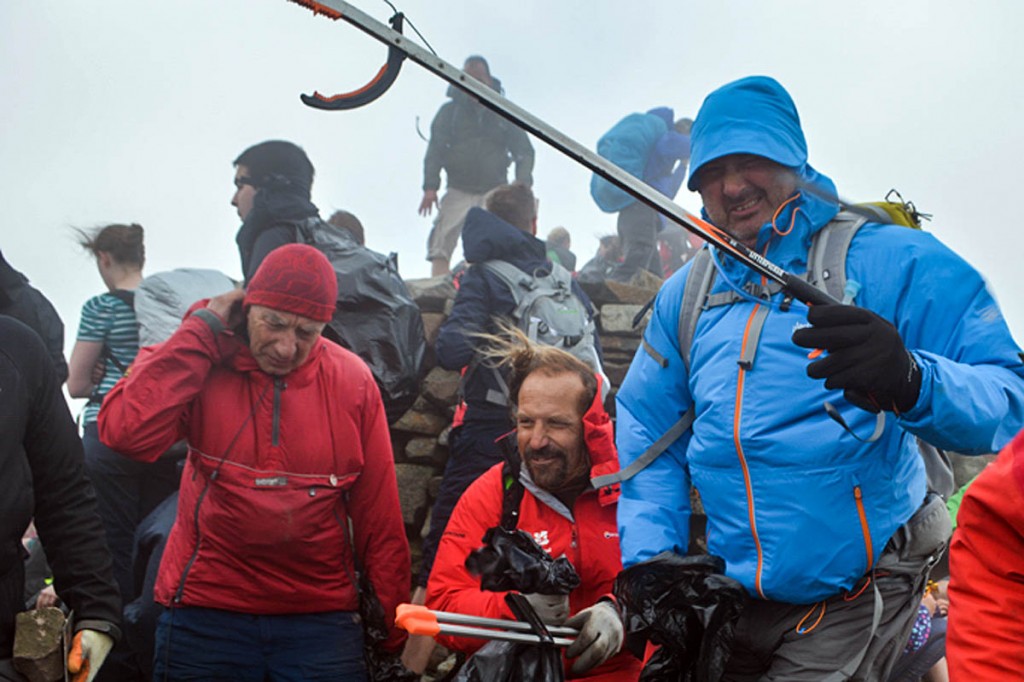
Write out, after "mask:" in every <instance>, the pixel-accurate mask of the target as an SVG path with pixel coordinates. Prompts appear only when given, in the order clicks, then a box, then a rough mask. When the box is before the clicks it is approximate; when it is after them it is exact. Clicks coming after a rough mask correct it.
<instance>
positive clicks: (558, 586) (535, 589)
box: [466, 526, 580, 594]
mask: <svg viewBox="0 0 1024 682" xmlns="http://www.w3.org/2000/svg"><path fill="white" fill-rule="evenodd" d="M483 541H484V546H483V547H481V548H480V549H475V550H473V551H472V552H471V553H470V555H469V556H468V557H466V568H467V569H468V570H469V572H470V573H472V574H473V575H478V576H480V589H483V590H487V591H489V592H508V591H509V590H515V591H517V592H522V593H524V594H527V593H537V594H569V593H570V592H572V591H573V590H574V589H576V588H577V587H578V586H579V584H580V577H579V575H578V574H577V573H576V569H575V568H573V565H572V564H571V563H569V560H568V559H566V558H565V557H560V558H558V559H553V558H552V557H551V555H550V554H548V553H547V552H545V551H544V549H543V548H542V547H541V546H540V545H538V544H537V543H536V542H535V541H534V539H533V538H532V537H530V535H529V534H527V533H525V532H523V531H521V530H506V529H504V528H502V527H500V526H496V527H494V528H490V529H488V531H487V532H486V533H485V534H484V538H483Z"/></svg>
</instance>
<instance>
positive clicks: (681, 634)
mask: <svg viewBox="0 0 1024 682" xmlns="http://www.w3.org/2000/svg"><path fill="white" fill-rule="evenodd" d="M724 572H725V562H724V561H723V560H722V559H721V558H720V557H717V556H709V555H698V556H687V557H682V556H679V555H677V554H672V553H671V552H663V553H661V554H659V555H658V556H656V557H654V558H653V559H649V560H648V561H645V562H643V563H640V564H636V565H635V566H631V567H629V568H627V569H626V570H624V571H622V573H620V574H619V576H618V577H617V578H616V579H615V587H614V589H613V591H614V593H615V597H616V599H618V600H619V604H620V605H621V606H622V607H623V608H624V609H625V612H626V641H627V643H628V644H629V646H630V648H631V649H633V650H634V652H635V651H636V650H637V649H638V648H640V649H641V651H642V646H643V642H644V641H650V642H651V643H652V644H658V645H661V648H660V649H659V650H658V652H657V653H655V654H654V656H653V657H652V658H651V660H650V661H648V663H647V665H645V666H644V669H643V672H642V673H641V675H640V680H641V682H719V680H721V679H722V674H723V673H724V671H725V664H726V661H728V659H729V652H730V649H731V647H732V639H733V635H734V633H735V630H736V621H737V620H738V619H739V616H740V614H741V613H742V612H743V607H744V606H745V605H746V603H747V599H748V597H747V591H746V589H744V587H743V586H742V585H741V584H740V583H739V582H737V581H736V580H733V579H732V578H729V577H727V576H725V575H724Z"/></svg>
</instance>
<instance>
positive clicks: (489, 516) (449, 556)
mask: <svg viewBox="0 0 1024 682" xmlns="http://www.w3.org/2000/svg"><path fill="white" fill-rule="evenodd" d="M501 499H502V485H501V465H500V464H498V465H495V466H494V467H492V468H491V469H489V470H488V471H487V472H486V473H484V475H483V476H481V477H480V478H478V479H477V480H476V481H474V482H473V484H472V485H471V486H469V488H467V489H466V492H465V493H463V495H462V497H461V498H460V499H459V502H458V504H457V505H456V506H455V510H454V511H453V512H452V515H451V518H450V519H449V520H448V525H447V526H446V527H445V530H444V534H443V535H442V536H441V542H440V544H439V545H438V547H437V556H436V558H435V559H434V567H433V570H431V572H430V579H429V580H428V581H427V608H430V609H434V610H436V611H451V612H454V613H462V614H467V615H471V616H483V617H485V618H507V619H509V620H513V616H512V612H511V611H510V610H509V608H508V606H507V605H506V604H505V593H504V592H485V591H483V590H481V589H480V579H479V578H476V577H474V576H472V575H470V573H469V571H467V570H466V557H467V556H469V553H470V552H472V551H473V550H474V549H477V548H478V547H481V546H482V545H483V536H484V533H485V532H487V530H488V529H489V528H493V527H494V526H497V525H498V523H499V522H500V521H501ZM436 639H437V641H438V642H439V643H440V644H442V645H444V646H446V647H448V648H449V649H454V650H456V651H463V652H466V653H472V652H474V651H476V650H477V649H479V648H480V647H481V646H483V645H484V644H485V643H486V642H485V640H482V639H470V638H468V637H446V636H444V635H439V636H438V637H437V638H436Z"/></svg>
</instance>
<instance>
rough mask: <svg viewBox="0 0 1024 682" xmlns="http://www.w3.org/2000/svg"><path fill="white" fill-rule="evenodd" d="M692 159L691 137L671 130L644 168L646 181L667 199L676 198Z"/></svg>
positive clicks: (654, 150)
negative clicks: (687, 164) (688, 163)
mask: <svg viewBox="0 0 1024 682" xmlns="http://www.w3.org/2000/svg"><path fill="white" fill-rule="evenodd" d="M689 158H690V136H689V135H686V134H684V133H680V132H677V131H675V130H670V131H668V132H667V133H665V134H664V135H662V136H661V138H659V139H658V142H657V144H656V145H655V146H654V149H653V150H652V152H651V156H650V158H649V159H648V161H647V166H646V167H645V168H644V181H645V182H647V183H648V184H650V185H651V186H652V187H654V188H655V189H656V190H658V191H659V192H661V193H662V194H664V195H665V196H667V197H673V198H674V197H675V196H676V194H678V193H679V188H680V187H682V184H683V180H684V179H685V177H686V163H687V161H688V160H689Z"/></svg>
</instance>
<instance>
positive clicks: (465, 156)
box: [419, 55, 533, 277]
mask: <svg viewBox="0 0 1024 682" xmlns="http://www.w3.org/2000/svg"><path fill="white" fill-rule="evenodd" d="M462 68H463V69H464V70H465V72H466V73H467V74H469V75H470V76H472V77H473V78H475V79H476V80H478V81H480V82H481V83H483V84H484V85H486V86H487V87H489V88H493V89H494V90H495V91H497V92H499V93H500V92H502V88H501V82H500V81H499V80H498V79H497V78H495V77H494V76H492V75H491V68H490V66H489V65H488V64H487V60H486V59H484V58H483V57H481V56H479V55H474V56H471V57H469V58H467V59H466V64H465V66H463V67H462ZM448 96H449V97H450V98H451V101H450V102H446V103H445V104H444V105H442V106H441V108H440V109H439V110H438V112H437V115H436V116H434V121H433V123H431V124H430V142H429V143H428V145H427V154H426V157H425V158H424V159H423V199H422V200H421V201H420V208H419V213H420V215H421V216H428V215H430V213H431V211H433V209H434V208H435V207H437V209H438V211H437V218H436V219H435V220H434V227H433V229H432V230H431V231H430V237H429V238H428V239H427V260H428V261H430V263H431V273H430V274H431V276H433V277H436V276H438V275H446V274H448V271H449V270H448V268H449V262H450V260H451V257H452V252H454V251H455V244H456V243H457V242H458V240H459V236H460V235H461V234H462V227H463V225H464V224H465V220H466V213H467V212H468V211H469V209H470V208H472V207H474V206H482V205H483V201H484V195H485V194H486V193H487V192H488V191H489V190H491V189H493V188H495V187H497V186H498V185H504V184H505V183H506V182H508V166H509V162H510V161H511V162H514V163H515V166H516V170H515V180H516V182H521V183H523V184H524V185H527V186H529V185H530V184H531V183H532V182H533V176H532V173H533V146H532V145H531V144H530V139H529V138H528V137H527V136H526V133H525V132H523V131H522V130H521V129H520V128H518V127H517V126H515V125H514V124H512V123H510V122H508V121H506V120H505V119H503V118H501V117H500V116H498V115H497V114H496V113H494V112H493V111H491V110H490V109H487V108H485V107H484V106H482V105H481V104H480V103H479V102H477V101H476V100H475V99H473V97H472V95H469V94H466V93H465V92H463V91H462V90H459V89H458V88H456V87H455V86H449V87H448ZM442 169H444V171H445V174H446V176H447V178H448V188H447V190H446V191H445V193H444V196H443V197H442V198H441V200H440V202H439V201H438V198H437V192H438V190H439V189H440V187H441V170H442Z"/></svg>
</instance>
